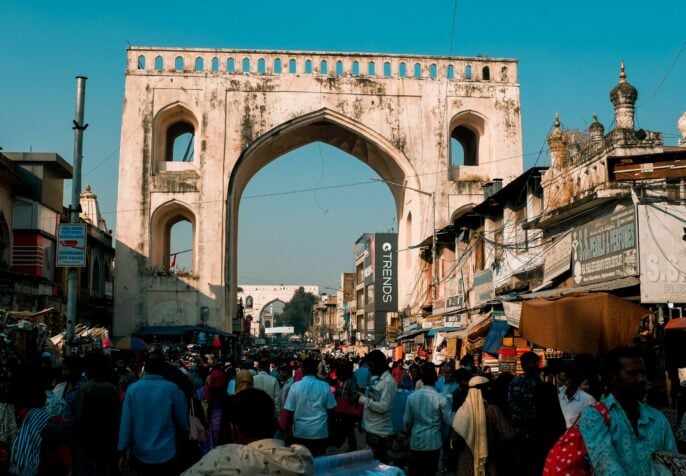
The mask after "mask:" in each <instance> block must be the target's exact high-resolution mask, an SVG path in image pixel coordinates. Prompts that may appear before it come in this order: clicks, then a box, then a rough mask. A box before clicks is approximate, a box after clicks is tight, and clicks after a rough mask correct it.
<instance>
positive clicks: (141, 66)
mask: <svg viewBox="0 0 686 476" xmlns="http://www.w3.org/2000/svg"><path fill="white" fill-rule="evenodd" d="M138 69H145V56H143V55H140V56H139V57H138Z"/></svg>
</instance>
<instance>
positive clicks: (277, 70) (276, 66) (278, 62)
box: [274, 58, 281, 74]
mask: <svg viewBox="0 0 686 476" xmlns="http://www.w3.org/2000/svg"><path fill="white" fill-rule="evenodd" d="M274 74H281V59H279V58H276V59H275V60H274Z"/></svg>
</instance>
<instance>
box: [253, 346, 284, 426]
mask: <svg viewBox="0 0 686 476" xmlns="http://www.w3.org/2000/svg"><path fill="white" fill-rule="evenodd" d="M253 387H254V388H259V389H260V390H263V391H264V392H266V394H267V395H269V397H270V398H271V399H272V400H273V401H274V405H275V413H274V414H275V415H278V414H279V411H280V410H281V385H279V381H278V380H277V379H276V378H274V377H272V376H271V375H269V360H268V359H262V360H260V371H259V372H258V373H257V375H255V376H254V377H253Z"/></svg>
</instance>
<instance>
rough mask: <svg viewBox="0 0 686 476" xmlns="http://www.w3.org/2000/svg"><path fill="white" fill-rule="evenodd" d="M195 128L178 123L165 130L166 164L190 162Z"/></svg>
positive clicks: (187, 124)
mask: <svg viewBox="0 0 686 476" xmlns="http://www.w3.org/2000/svg"><path fill="white" fill-rule="evenodd" d="M194 138H195V128H194V127H193V125H192V124H190V123H188V122H185V121H179V122H176V123H174V124H172V125H171V126H169V128H168V129H167V147H166V152H167V154H166V157H165V160H166V161H167V162H192V161H193V149H194V147H193V142H194Z"/></svg>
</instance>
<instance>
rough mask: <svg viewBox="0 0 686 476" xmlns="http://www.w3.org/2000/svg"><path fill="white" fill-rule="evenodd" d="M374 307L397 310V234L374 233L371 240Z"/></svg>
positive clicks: (376, 308)
mask: <svg viewBox="0 0 686 476" xmlns="http://www.w3.org/2000/svg"><path fill="white" fill-rule="evenodd" d="M371 249H372V262H373V265H374V308H375V310H376V311H386V312H388V311H396V312H397V311H398V235H397V234H396V233H375V234H374V236H373V241H372V248H371Z"/></svg>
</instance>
